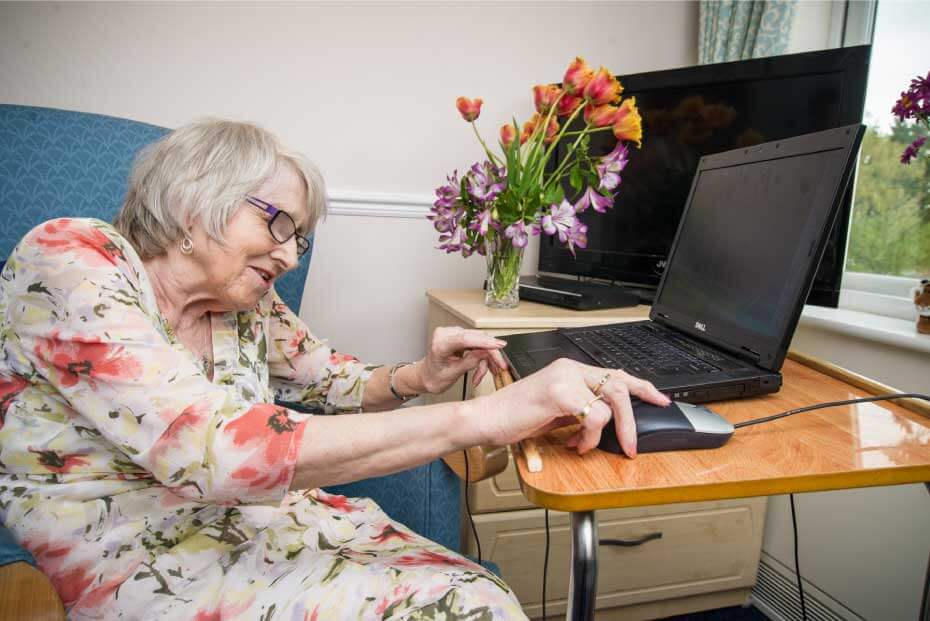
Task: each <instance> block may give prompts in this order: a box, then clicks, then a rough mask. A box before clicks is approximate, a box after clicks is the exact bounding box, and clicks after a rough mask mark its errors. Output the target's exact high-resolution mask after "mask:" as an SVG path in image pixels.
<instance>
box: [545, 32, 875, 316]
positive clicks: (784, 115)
mask: <svg viewBox="0 0 930 621" xmlns="http://www.w3.org/2000/svg"><path fill="white" fill-rule="evenodd" d="M870 51H871V48H870V46H867V45H865V46H858V47H847V48H840V49H834V50H825V51H821V52H807V53H804V54H791V55H787V56H775V57H771V58H760V59H754V60H745V61H737V62H730V63H719V64H714V65H701V66H696V67H687V68H682V69H670V70H667V71H651V72H648V73H638V74H634V75H629V76H618V77H619V78H620V81H621V83H622V84H623V86H624V93H623V95H624V97H629V96H635V97H636V104H637V106H638V107H639V111H640V114H641V115H642V117H643V147H642V149H639V150H637V149H636V148H635V146H632V147H631V156H630V163H629V165H628V166H627V167H626V169H625V170H624V172H623V174H622V177H623V181H622V183H621V185H620V188H619V191H618V193H617V197H616V201H615V203H614V207H613V209H611V210H610V211H608V212H607V213H606V214H600V213H596V212H593V211H592V210H588V211H587V212H585V213H584V214H583V215H582V216H581V217H582V219H583V220H584V222H585V224H587V225H588V247H587V248H586V249H577V250H576V252H577V258H575V257H572V255H571V254H570V253H569V252H568V250H566V249H564V248H562V247H561V245H560V244H559V243H558V240H557V239H554V238H551V237H547V236H545V235H544V236H542V238H541V239H540V247H539V271H540V272H546V273H552V274H557V275H563V276H578V277H585V278H597V279H604V280H610V281H613V282H616V283H622V284H625V285H628V286H632V287H635V288H638V289H640V290H641V291H645V292H646V297H647V298H648V293H649V292H650V291H651V290H654V289H655V288H656V287H657V286H658V284H659V280H660V279H661V277H662V272H663V270H664V268H665V264H666V260H667V258H668V252H669V249H670V248H671V245H672V240H673V238H674V236H675V231H676V230H677V228H678V222H679V220H680V218H681V214H682V210H683V209H684V206H685V201H686V200H687V198H688V191H689V190H690V189H691V181H692V178H693V176H694V172H695V170H696V169H697V164H698V160H700V158H701V157H702V156H704V155H708V154H711V153H718V152H721V151H727V150H730V149H735V148H738V147H745V146H750V145H753V144H758V143H762V142H768V141H771V140H780V139H784V138H789V137H792V136H797V135H800V134H806V133H810V132H815V131H821V130H825V129H831V128H834V127H839V126H842V125H851V124H854V123H861V122H862V115H863V110H864V108H865V88H866V79H867V76H868V66H869V54H870ZM614 144H615V140H614V139H613V137H612V136H611V135H610V132H601V133H596V134H594V135H593V136H592V141H591V153H592V155H595V156H598V155H603V154H606V153H608V152H609V151H610V150H611V149H613V147H614ZM564 146H565V145H559V147H558V148H557V150H556V152H555V157H554V158H553V159H554V160H555V163H556V164H557V163H558V161H559V159H560V158H561V157H563V154H564V151H563V148H564ZM565 188H566V193H567V194H568V195H569V196H570V197H571V195H572V194H574V191H573V190H571V188H570V186H569V185H568V184H567V183H566V184H565ZM851 208H852V184H850V187H849V189H848V190H847V192H846V195H845V196H844V198H843V203H842V204H841V206H840V212H839V214H838V217H837V221H836V226H835V227H834V229H833V232H832V233H831V235H830V238H829V240H828V243H827V248H826V250H825V252H824V255H823V259H822V260H821V263H820V267H819V269H818V271H817V275H816V277H815V279H814V284H813V287H812V288H811V292H810V295H809V296H808V299H807V303H808V304H817V305H821V306H833V307H835V306H836V305H837V303H838V302H839V295H840V283H841V280H842V276H843V266H844V263H845V259H846V239H847V234H848V231H849V219H850V214H851Z"/></svg>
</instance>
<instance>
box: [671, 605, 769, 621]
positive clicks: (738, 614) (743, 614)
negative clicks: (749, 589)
mask: <svg viewBox="0 0 930 621" xmlns="http://www.w3.org/2000/svg"><path fill="white" fill-rule="evenodd" d="M768 619H769V618H768V617H766V616H765V615H764V614H762V613H761V612H759V611H758V610H757V609H756V608H753V607H752V606H750V607H748V608H743V607H742V606H732V607H730V608H717V609H716V610H705V611H704V612H694V613H691V614H689V615H678V616H677V617H666V618H665V619H664V620H663V621H768Z"/></svg>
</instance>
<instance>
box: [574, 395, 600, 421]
mask: <svg viewBox="0 0 930 621" xmlns="http://www.w3.org/2000/svg"><path fill="white" fill-rule="evenodd" d="M603 398H604V397H603V396H601V395H596V396H595V397H594V398H593V399H591V400H590V401H588V402H587V403H585V404H584V407H583V408H581V411H580V412H578V413H577V414H575V418H577V419H578V420H579V421H582V420H584V419H585V417H587V415H588V414H590V413H591V406H592V405H593V404H594V402H595V401H600V400H601V399H603Z"/></svg>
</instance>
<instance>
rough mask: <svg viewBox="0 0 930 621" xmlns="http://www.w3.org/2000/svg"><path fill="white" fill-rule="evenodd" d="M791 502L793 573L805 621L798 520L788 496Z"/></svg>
mask: <svg viewBox="0 0 930 621" xmlns="http://www.w3.org/2000/svg"><path fill="white" fill-rule="evenodd" d="M788 498H789V499H790V500H791V526H792V528H793V530H794V573H795V576H797V579H798V596H799V597H800V598H801V621H807V606H806V604H805V603H804V584H803V583H802V582H801V563H800V562H799V560H798V518H797V515H796V514H795V509H794V494H788Z"/></svg>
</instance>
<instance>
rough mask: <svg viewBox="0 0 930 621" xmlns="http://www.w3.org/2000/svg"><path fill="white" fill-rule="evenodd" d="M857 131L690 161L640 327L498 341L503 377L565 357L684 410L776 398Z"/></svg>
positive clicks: (832, 131) (833, 217)
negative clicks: (687, 185)
mask: <svg viewBox="0 0 930 621" xmlns="http://www.w3.org/2000/svg"><path fill="white" fill-rule="evenodd" d="M863 133H864V127H863V126H862V125H849V126H845V127H839V128H835V129H830V130H826V131H821V132H816V133H812V134H805V135H802V136H797V137H794V138H788V139H784V140H778V141H774V142H768V143H764V144H759V145H754V146H751V147H746V148H742V149H735V150H732V151H725V152H723V153H715V154H713V155H706V156H704V157H702V158H701V160H700V162H699V164H698V168H697V171H696V172H695V175H694V180H693V181H692V184H691V192H690V194H689V195H688V201H687V204H686V206H685V210H684V213H683V214H682V217H681V221H680V222H679V225H678V231H677V233H676V234H675V240H674V242H673V244H672V248H671V251H670V254H669V259H668V266H667V267H666V270H665V273H664V275H663V276H662V280H661V282H660V283H659V289H658V291H657V292H656V298H655V302H654V303H653V306H652V309H651V310H650V313H649V319H648V320H647V321H637V322H630V323H620V324H611V325H604V326H593V327H584V328H568V329H560V330H554V331H549V332H535V333H532V334H514V335H510V336H504V337H501V338H503V339H504V340H506V341H507V347H506V348H505V349H504V355H505V356H506V358H507V361H508V363H509V364H510V367H511V369H512V371H513V373H514V376H515V377H516V378H517V379H519V378H522V377H526V376H527V375H529V374H531V373H533V372H535V371H537V370H539V369H541V368H542V367H544V366H546V365H547V364H549V363H550V362H552V361H553V360H556V359H557V358H572V359H574V360H578V361H581V362H584V363H586V364H591V365H596V366H601V367H605V368H616V369H624V370H625V371H627V372H628V373H630V374H632V375H635V376H637V377H642V378H644V379H647V380H649V381H651V382H652V383H654V384H655V385H656V387H657V388H658V389H659V390H661V391H663V392H665V393H667V394H669V395H670V396H671V397H672V398H673V399H678V400H681V401H688V402H691V403H700V402H703V401H717V400H721V399H733V398H737V397H750V396H753V395H759V394H764V393H772V392H777V391H778V389H779V388H780V387H781V374H780V373H779V370H780V369H781V366H782V363H783V362H784V359H785V355H786V353H787V351H788V346H789V344H790V342H791V338H792V336H793V335H794V330H795V327H796V326H797V322H798V319H799V317H800V315H801V310H802V308H803V306H804V300H805V299H806V298H807V294H808V291H809V289H810V287H811V283H812V282H813V279H814V275H815V273H816V271H817V266H818V264H819V263H820V258H821V256H822V255H823V251H824V248H825V246H826V243H827V238H828V237H829V234H830V231H831V229H832V227H833V224H834V221H835V220H836V215H837V212H838V211H839V206H840V202H841V200H842V197H843V192H844V191H845V189H846V186H847V185H848V183H849V181H850V178H851V176H852V172H853V169H854V167H855V162H856V156H857V153H858V150H859V145H860V143H861V141H862V136H863ZM621 208H622V207H621Z"/></svg>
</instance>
